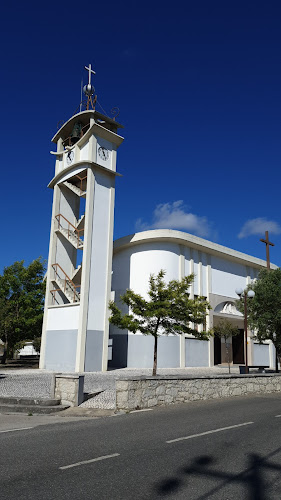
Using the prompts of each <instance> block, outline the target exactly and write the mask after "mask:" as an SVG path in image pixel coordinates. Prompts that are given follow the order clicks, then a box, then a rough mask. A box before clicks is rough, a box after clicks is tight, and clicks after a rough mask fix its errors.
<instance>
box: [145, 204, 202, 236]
mask: <svg viewBox="0 0 281 500" xmlns="http://www.w3.org/2000/svg"><path fill="white" fill-rule="evenodd" d="M136 229H137V231H146V230H148V229H181V230H184V231H188V232H190V233H193V234H197V235H198V236H201V237H206V236H208V235H209V234H210V224H209V222H208V220H207V218H206V217H199V216H198V215H195V214H192V213H190V212H188V211H187V209H186V207H185V206H184V204H183V201H182V200H178V201H174V202H173V203H161V204H159V205H157V206H156V208H155V210H154V211H153V214H152V222H151V223H147V222H144V221H143V219H138V220H137V222H136Z"/></svg>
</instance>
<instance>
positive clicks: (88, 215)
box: [75, 168, 95, 372]
mask: <svg viewBox="0 0 281 500" xmlns="http://www.w3.org/2000/svg"><path fill="white" fill-rule="evenodd" d="M94 195H95V175H94V172H93V171H92V169H91V168H88V169H87V194H86V207H85V229H84V235H85V237H84V244H83V262H82V277H81V291H82V293H81V296H80V315H79V326H78V334H77V348H76V363H75V371H76V372H83V371H84V366H85V347H86V332H87V320H88V303H89V279H90V266H91V249H92V231H93V213H94Z"/></svg>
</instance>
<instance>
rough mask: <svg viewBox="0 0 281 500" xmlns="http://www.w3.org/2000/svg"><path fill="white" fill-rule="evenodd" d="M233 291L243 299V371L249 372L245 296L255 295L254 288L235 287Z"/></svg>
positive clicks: (250, 297)
mask: <svg viewBox="0 0 281 500" xmlns="http://www.w3.org/2000/svg"><path fill="white" fill-rule="evenodd" d="M235 293H236V294H237V295H238V296H239V297H240V298H243V299H244V335H245V373H249V367H248V342H247V339H248V318H247V314H248V313H247V298H249V299H252V298H253V297H254V296H255V292H254V290H249V291H248V292H247V290H243V289H242V288H236V290H235Z"/></svg>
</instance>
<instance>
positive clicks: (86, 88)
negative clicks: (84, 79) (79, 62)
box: [83, 64, 97, 110]
mask: <svg viewBox="0 0 281 500" xmlns="http://www.w3.org/2000/svg"><path fill="white" fill-rule="evenodd" d="M85 69H86V70H87V71H88V83H87V85H84V87H83V92H84V94H85V95H86V96H87V104H86V109H87V110H88V109H89V108H90V104H91V106H92V109H93V110H95V104H96V102H97V96H96V95H95V96H94V98H92V96H93V95H94V93H95V87H94V86H93V85H92V83H91V77H92V74H93V75H95V74H96V72H95V71H94V70H93V69H92V65H91V64H89V66H88V67H87V66H85Z"/></svg>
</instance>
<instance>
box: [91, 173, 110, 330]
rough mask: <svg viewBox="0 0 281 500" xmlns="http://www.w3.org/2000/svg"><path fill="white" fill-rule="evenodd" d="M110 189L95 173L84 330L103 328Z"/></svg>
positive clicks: (104, 178) (102, 178)
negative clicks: (87, 299)
mask: <svg viewBox="0 0 281 500" xmlns="http://www.w3.org/2000/svg"><path fill="white" fill-rule="evenodd" d="M112 186H113V180H112V179H111V178H109V177H108V176H107V175H106V174H101V173H95V197H94V215H93V233H92V250H91V269H90V285H89V304H90V306H89V310H88V324H87V329H88V330H103V329H104V324H105V314H106V307H107V295H106V294H107V271H108V251H109V243H110V242H109V235H110V223H111V221H110V216H111V192H110V190H111V187H112Z"/></svg>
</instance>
